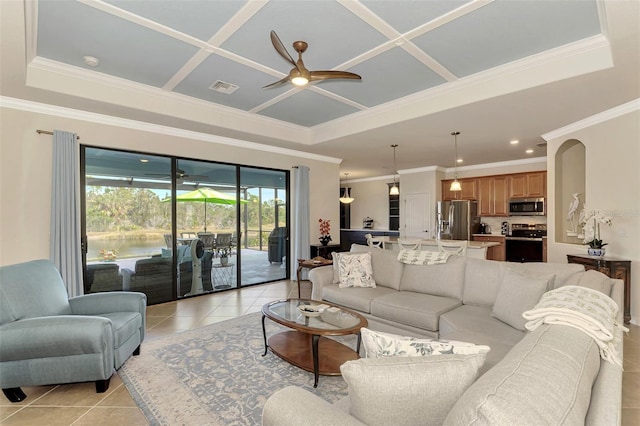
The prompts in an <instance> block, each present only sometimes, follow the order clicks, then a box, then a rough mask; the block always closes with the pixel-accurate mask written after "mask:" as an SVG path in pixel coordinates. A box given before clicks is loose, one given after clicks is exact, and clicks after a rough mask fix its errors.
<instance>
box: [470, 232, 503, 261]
mask: <svg viewBox="0 0 640 426" xmlns="http://www.w3.org/2000/svg"><path fill="white" fill-rule="evenodd" d="M473 241H483V242H488V243H499V244H500V245H499V246H494V247H489V248H487V260H499V261H502V262H504V261H505V260H506V258H507V252H506V248H505V237H503V236H501V235H478V234H474V235H473Z"/></svg>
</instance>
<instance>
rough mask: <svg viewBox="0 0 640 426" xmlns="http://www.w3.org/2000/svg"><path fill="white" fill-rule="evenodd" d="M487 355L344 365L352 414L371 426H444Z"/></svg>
mask: <svg viewBox="0 0 640 426" xmlns="http://www.w3.org/2000/svg"><path fill="white" fill-rule="evenodd" d="M484 361H485V355H484V354H475V355H435V356H428V357H387V358H362V359H359V360H356V361H348V362H346V363H344V364H342V366H341V367H340V371H341V372H342V377H343V378H344V380H345V382H347V385H348V386H349V401H350V404H351V405H350V407H349V412H350V413H351V415H353V416H354V417H356V418H357V419H358V420H360V421H361V422H363V423H365V424H367V425H371V426H378V425H381V426H382V425H384V426H387V425H441V424H442V422H443V421H444V419H445V417H446V416H447V413H449V411H450V410H451V407H453V405H454V404H455V402H456V401H457V400H458V399H459V398H460V397H461V396H462V394H463V393H464V391H465V390H466V389H467V388H468V387H469V386H470V385H471V384H472V383H473V382H474V381H475V380H476V378H477V376H478V370H479V369H480V367H482V365H483V364H484Z"/></svg>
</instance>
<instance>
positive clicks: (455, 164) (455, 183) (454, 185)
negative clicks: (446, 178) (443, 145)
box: [449, 132, 462, 191]
mask: <svg viewBox="0 0 640 426" xmlns="http://www.w3.org/2000/svg"><path fill="white" fill-rule="evenodd" d="M459 134H460V132H451V136H453V144H454V146H455V154H456V156H455V158H454V159H453V167H454V169H453V170H454V172H453V182H451V187H450V188H449V191H462V185H460V182H458V135H459Z"/></svg>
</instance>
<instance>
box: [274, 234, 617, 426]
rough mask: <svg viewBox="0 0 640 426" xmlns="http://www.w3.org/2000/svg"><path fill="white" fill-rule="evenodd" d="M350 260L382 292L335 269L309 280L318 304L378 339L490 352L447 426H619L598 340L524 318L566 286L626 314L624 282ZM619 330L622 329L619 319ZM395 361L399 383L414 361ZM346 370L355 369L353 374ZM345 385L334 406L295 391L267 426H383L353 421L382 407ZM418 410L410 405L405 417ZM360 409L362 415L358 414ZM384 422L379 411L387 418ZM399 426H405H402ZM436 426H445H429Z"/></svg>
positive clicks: (547, 268) (464, 262) (575, 269)
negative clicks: (339, 309)
mask: <svg viewBox="0 0 640 426" xmlns="http://www.w3.org/2000/svg"><path fill="white" fill-rule="evenodd" d="M351 252H352V253H358V252H369V253H370V255H371V264H372V270H373V277H374V279H375V282H376V286H375V287H374V288H371V287H356V288H353V287H350V288H342V287H341V286H340V285H339V283H338V282H337V278H334V276H336V273H337V271H334V267H335V266H336V265H335V263H336V262H334V266H326V267H320V268H315V269H313V270H312V271H311V272H310V274H309V278H310V280H311V282H312V285H313V289H312V299H314V300H325V301H328V302H332V303H336V304H338V305H341V306H344V307H347V308H350V309H353V310H356V311H358V312H360V313H361V314H362V315H364V316H365V317H366V318H367V319H368V321H369V326H368V328H370V329H373V330H378V331H382V332H390V333H394V334H400V335H405V336H416V337H420V336H424V337H431V338H436V339H445V340H456V341H463V342H470V343H476V344H482V345H487V346H490V347H491V350H490V352H489V353H488V354H486V361H485V362H484V365H483V366H482V368H481V369H480V370H479V373H478V376H479V377H480V378H479V379H478V380H477V381H475V382H474V383H473V384H471V386H470V387H469V388H468V389H466V391H465V392H464V393H463V394H462V395H461V396H460V397H459V398H458V399H457V401H456V402H455V404H454V405H453V406H452V407H447V414H448V415H447V417H446V420H445V421H444V423H445V424H452V425H453V424H455V425H458V424H532V425H533V424H590V425H604V424H606V425H615V424H619V423H620V413H621V389H622V369H621V367H620V366H618V365H615V364H612V363H610V362H607V361H604V360H602V359H601V357H600V352H599V349H598V345H597V344H596V342H595V341H594V339H592V338H590V337H589V336H588V335H587V334H585V333H583V332H582V331H580V330H577V329H576V328H574V327H569V326H564V325H547V324H545V325H542V326H540V327H538V328H537V329H536V330H534V331H531V332H528V331H526V329H525V327H524V324H525V320H524V318H522V313H523V312H524V311H527V310H529V309H531V308H533V307H534V306H535V304H536V303H537V302H538V300H539V299H540V297H541V294H542V293H544V292H546V291H549V290H553V289H557V288H560V287H562V286H567V285H574V286H581V287H588V288H591V289H594V290H598V291H599V292H601V293H604V294H606V295H607V296H609V297H611V299H613V300H614V301H615V302H616V303H617V305H618V306H621V305H622V300H623V284H622V281H620V280H614V279H610V278H608V277H606V276H604V275H603V274H600V273H598V272H595V271H586V272H585V271H584V269H583V266H582V265H575V264H552V263H525V264H520V263H507V262H495V261H488V260H481V259H469V258H466V257H459V256H455V257H452V258H450V259H449V260H448V261H447V262H446V263H443V264H435V265H414V264H405V263H401V262H399V261H398V260H397V258H396V257H397V253H395V252H391V251H389V250H379V249H372V248H370V247H367V246H358V245H353V246H352V248H351ZM617 322H619V323H620V324H622V312H621V311H620V310H619V311H618V315H617ZM617 330H618V331H617V335H616V336H615V342H616V349H617V351H618V353H619V356H620V359H621V358H622V337H621V333H622V332H621V331H619V329H617ZM426 358H429V357H426ZM354 362H355V363H359V362H362V363H363V364H364V363H365V362H366V364H365V365H362V366H359V367H361V368H371V366H370V365H369V364H370V363H374V364H375V363H376V362H379V361H376V360H371V359H366V360H365V359H361V360H358V361H354ZM382 362H388V360H383V361H382ZM394 362H398V363H399V366H398V376H399V377H401V376H402V375H401V374H400V373H401V372H402V371H403V369H404V368H406V366H405V365H404V364H405V363H407V362H412V363H415V360H413V361H406V360H397V361H394ZM425 362H429V361H425ZM348 364H349V363H348ZM345 366H347V365H346V364H345V365H343V368H345ZM410 368H416V367H415V366H411V367H410ZM347 369H351V370H352V369H353V365H349V366H347ZM363 371H364V370H363ZM374 371H375V370H374ZM349 374H352V373H349ZM367 374H369V375H371V372H369V373H367ZM343 376H345V371H344V370H343ZM392 377H393V376H392ZM345 380H347V383H349V384H350V386H349V392H350V396H349V397H347V398H346V399H345V400H341V401H339V402H338V403H336V404H335V405H332V404H329V403H327V402H326V401H324V400H322V399H320V398H318V397H316V396H315V395H313V394H310V393H308V392H306V391H304V390H302V389H299V388H295V387H290V388H285V389H283V390H281V391H278V392H276V393H275V394H274V395H273V396H271V398H269V400H268V401H267V403H266V405H265V410H264V416H263V424H265V425H275V424H279V425H288V424H307V425H315V424H317V425H320V424H344V425H349V424H376V422H375V421H373V422H371V423H366V422H363V421H362V418H359V417H358V416H357V413H356V415H355V416H354V415H352V414H353V413H354V412H355V411H357V409H354V406H356V405H358V404H359V405H362V404H363V403H364V404H366V403H365V402H363V401H366V400H367V399H369V400H370V401H371V406H370V407H366V410H364V411H368V410H369V411H371V412H375V410H376V409H377V407H376V404H377V405H380V404H379V403H376V401H375V398H371V397H370V396H371V395H369V398H364V399H363V398H361V397H360V398H358V399H357V400H356V399H354V396H358V395H354V392H356V389H355V388H354V387H352V386H351V380H353V377H351V379H349V378H348V377H347V376H345ZM393 380H394V379H393V378H389V377H384V383H382V384H381V386H382V388H383V389H384V388H387V387H392V388H394V393H396V394H398V393H400V394H401V393H402V392H404V391H406V389H403V385H402V384H398V383H393ZM390 382H391V383H390ZM321 385H322V384H320V386H321ZM411 392H416V395H417V393H420V392H421V391H420V389H415V390H409V394H411ZM359 396H361V395H359ZM411 399H413V398H407V400H411ZM350 401H351V402H350ZM354 401H356V402H354ZM310 407H312V408H310ZM420 408H421V407H418V406H415V405H414V406H412V405H411V402H410V401H407V406H406V407H401V410H399V413H408V412H411V411H412V410H414V411H415V410H418V409H420ZM422 408H423V407H422ZM359 409H360V412H362V407H361V406H360V407H359ZM389 410H391V409H387V411H389ZM296 412H299V413H302V414H301V415H302V416H303V417H300V415H296V414H295V413H296ZM350 413H351V414H350ZM384 415H385V412H381V413H380V418H383V417H384ZM400 415H402V414H400ZM443 419H444V418H443ZM394 423H397V424H403V422H402V421H400V420H398V421H394ZM438 423H442V421H437V422H435V423H430V422H429V421H426V420H425V422H424V424H438ZM378 424H380V423H378ZM406 424H411V422H407V423H406Z"/></svg>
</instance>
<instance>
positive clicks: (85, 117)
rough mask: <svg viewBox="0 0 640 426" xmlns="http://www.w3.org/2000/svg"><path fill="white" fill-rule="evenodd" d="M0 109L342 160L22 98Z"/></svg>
mask: <svg viewBox="0 0 640 426" xmlns="http://www.w3.org/2000/svg"><path fill="white" fill-rule="evenodd" d="M0 107H2V108H9V109H16V110H21V111H27V112H33V113H38V114H46V115H53V116H56V117H64V118H69V119H74V120H80V121H86V122H90V123H96V124H105V125H108V126H114V127H121V128H125V129H131V130H139V131H143V132H150V133H158V134H162V135H169V136H175V137H180V138H186V139H192V140H198V141H203V142H211V143H217V144H221V145H228V146H233V147H235V148H243V149H251V150H255V151H264V152H269V153H274V154H282V155H289V156H292V157H300V158H306V159H309V160H316V161H324V162H327V163H333V164H340V163H341V162H342V159H341V158H334V157H328V156H324V155H318V154H312V153H308V152H302V151H296V150H293V149H287V148H279V147H274V146H269V145H263V144H259V143H255V142H249V141H245V140H241V139H233V138H228V137H224V136H216V135H211V134H208V133H201V132H194V131H191V130H184V129H179V128H176V127H169V126H163V125H160V124H154V123H147V122H143V121H136V120H130V119H127V118H120V117H114V116H110V115H104V114H97V113H94V112H88V111H81V110H77V109H72V108H66V107H61V106H57V105H50V104H43V103H39V102H32V101H27V100H24V99H17V98H10V97H7V96H0Z"/></svg>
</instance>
